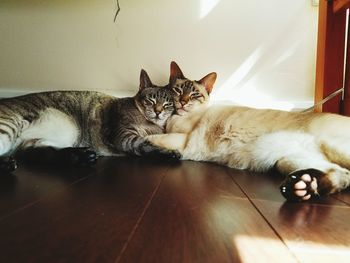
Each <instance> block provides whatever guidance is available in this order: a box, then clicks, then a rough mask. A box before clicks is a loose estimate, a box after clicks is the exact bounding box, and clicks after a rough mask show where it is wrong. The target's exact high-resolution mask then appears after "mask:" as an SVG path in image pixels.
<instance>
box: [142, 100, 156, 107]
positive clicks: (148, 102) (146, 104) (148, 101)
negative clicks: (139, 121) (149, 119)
mask: <svg viewBox="0 0 350 263" xmlns="http://www.w3.org/2000/svg"><path fill="white" fill-rule="evenodd" d="M143 103H144V105H145V106H152V105H154V104H155V101H154V100H153V99H145V100H144V101H143Z"/></svg>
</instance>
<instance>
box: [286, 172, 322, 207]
mask: <svg viewBox="0 0 350 263" xmlns="http://www.w3.org/2000/svg"><path fill="white" fill-rule="evenodd" d="M324 175H325V173H324V172H322V171H319V170H316V169H306V170H299V171H295V172H293V173H291V174H289V175H288V176H287V178H286V180H285V181H284V182H283V183H282V185H281V187H280V191H281V193H282V195H283V196H284V197H285V198H286V199H287V200H288V201H307V200H310V199H311V198H313V197H317V196H319V192H318V188H319V185H318V179H319V178H321V177H322V176H324Z"/></svg>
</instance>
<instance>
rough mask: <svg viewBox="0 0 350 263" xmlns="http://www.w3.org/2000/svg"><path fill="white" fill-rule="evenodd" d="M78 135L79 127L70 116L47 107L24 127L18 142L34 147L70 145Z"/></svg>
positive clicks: (75, 140)
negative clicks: (36, 118) (38, 116)
mask: <svg viewBox="0 0 350 263" xmlns="http://www.w3.org/2000/svg"><path fill="white" fill-rule="evenodd" d="M79 135H80V132H79V127H78V125H77V124H76V123H75V121H74V119H73V118H72V117H70V116H68V115H67V114H65V113H63V112H61V111H58V110H56V109H52V108H49V109H47V110H45V111H44V112H43V113H42V114H41V116H40V118H39V119H38V120H36V121H35V122H33V123H31V124H29V123H28V124H27V127H24V129H23V132H22V134H21V135H20V137H19V143H23V144H24V146H36V147H39V146H53V147H57V148H64V147H72V146H74V145H75V143H76V142H77V140H78V138H79Z"/></svg>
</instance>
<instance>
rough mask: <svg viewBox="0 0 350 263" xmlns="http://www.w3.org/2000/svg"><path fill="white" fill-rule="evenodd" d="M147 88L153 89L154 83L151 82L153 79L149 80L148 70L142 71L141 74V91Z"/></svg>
mask: <svg viewBox="0 0 350 263" xmlns="http://www.w3.org/2000/svg"><path fill="white" fill-rule="evenodd" d="M147 87H153V83H152V81H151V79H150V78H149V76H148V74H147V72H146V70H144V69H141V73H140V87H139V88H140V90H141V89H144V88H147Z"/></svg>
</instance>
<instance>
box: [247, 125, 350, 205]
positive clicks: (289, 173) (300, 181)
mask: <svg viewBox="0 0 350 263" xmlns="http://www.w3.org/2000/svg"><path fill="white" fill-rule="evenodd" d="M250 147H251V149H250V150H249V151H248V152H251V154H252V158H251V159H252V160H251V162H250V169H252V170H256V171H266V170H268V169H270V168H271V167H273V166H274V167H275V168H276V169H277V170H278V171H279V172H280V173H281V174H283V175H285V176H286V181H285V182H284V183H283V184H282V186H281V192H282V194H283V195H284V196H285V197H286V198H287V199H288V200H301V201H303V200H308V199H310V198H311V197H312V196H317V195H327V194H331V193H334V192H338V191H340V190H342V189H344V188H346V187H348V186H349V184H350V172H349V170H347V169H345V168H342V167H341V166H339V165H338V164H335V163H332V162H330V161H329V160H328V159H327V158H326V156H325V155H324V154H323V152H322V151H321V148H320V145H319V143H318V141H317V140H316V139H315V137H314V136H313V135H311V134H307V133H302V132H287V131H283V132H274V133H269V134H265V135H263V136H261V137H259V138H258V139H257V141H256V142H255V143H254V144H251V146H250Z"/></svg>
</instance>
